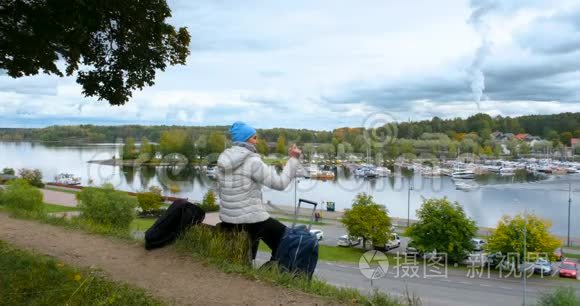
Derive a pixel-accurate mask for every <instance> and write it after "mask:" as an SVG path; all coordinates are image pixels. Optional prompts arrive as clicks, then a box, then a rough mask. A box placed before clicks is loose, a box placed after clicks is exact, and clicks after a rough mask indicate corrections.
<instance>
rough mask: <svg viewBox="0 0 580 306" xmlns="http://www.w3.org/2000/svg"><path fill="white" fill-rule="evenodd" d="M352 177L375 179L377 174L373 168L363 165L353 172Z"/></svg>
mask: <svg viewBox="0 0 580 306" xmlns="http://www.w3.org/2000/svg"><path fill="white" fill-rule="evenodd" d="M387 170H388V169H387ZM354 175H355V176H360V177H366V178H375V177H378V176H379V173H378V171H377V170H376V168H375V167H374V166H369V165H363V166H362V167H360V168H357V169H356V170H354Z"/></svg>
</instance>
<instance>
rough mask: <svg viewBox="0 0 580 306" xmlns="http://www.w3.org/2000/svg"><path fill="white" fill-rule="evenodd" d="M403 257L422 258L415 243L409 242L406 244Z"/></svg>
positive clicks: (421, 253)
mask: <svg viewBox="0 0 580 306" xmlns="http://www.w3.org/2000/svg"><path fill="white" fill-rule="evenodd" d="M405 255H407V256H412V257H421V256H423V252H422V251H420V250H419V249H418V248H417V246H416V245H415V242H414V241H413V240H411V241H409V243H407V247H406V248H405Z"/></svg>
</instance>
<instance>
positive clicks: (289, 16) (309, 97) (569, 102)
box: [0, 0, 580, 129]
mask: <svg viewBox="0 0 580 306" xmlns="http://www.w3.org/2000/svg"><path fill="white" fill-rule="evenodd" d="M169 4H170V7H171V8H172V10H173V18H172V20H171V23H172V24H174V25H176V26H187V27H188V29H189V31H190V34H191V35H192V43H191V46H190V47H191V55H190V57H189V58H188V63H187V65H186V66H177V67H171V68H169V69H167V70H166V71H165V72H164V73H159V74H158V76H157V79H156V85H155V86H153V87H151V88H146V89H144V90H143V91H141V92H136V93H135V94H134V97H133V99H132V100H131V101H130V102H129V103H127V104H126V105H125V106H121V107H116V106H109V105H108V103H106V102H97V101H96V100H95V99H88V98H84V97H83V96H82V95H81V93H80V92H81V90H80V87H79V86H78V85H76V83H75V80H74V78H57V77H53V76H36V77H29V78H22V79H11V78H9V77H7V76H5V75H3V73H2V72H1V71H0V126H3V127H16V126H21V127H38V126H46V125H51V124H80V123H92V124H128V123H137V124H178V125H227V124H230V123H231V122H233V121H235V120H244V121H247V122H249V123H251V124H253V125H255V126H256V127H260V128H270V127H290V128H313V129H332V128H336V127H340V126H363V125H368V124H367V122H368V121H369V120H368V119H367V118H377V114H379V115H378V116H379V117H378V118H381V119H380V120H378V121H381V120H397V121H403V120H409V119H411V120H419V119H426V118H431V117H433V116H439V117H443V118H449V117H457V116H461V117H466V116H469V115H471V114H474V113H477V112H485V113H488V114H490V115H492V116H493V115H509V116H517V115H523V114H550V113H558V112H564V111H575V112H579V111H580V90H578V89H579V88H580V1H578V0H576V1H565V0H558V1H536V0H527V1H524V0H521V1H520V0H510V1H507V0H506V1H491V0H488V1H459V0H442V1H428V0H422V1H420V0H414V1H405V2H403V1H386V0H380V1H379V0H377V1H371V0H369V1H346V0H339V1H337V0H329V1H311V0H304V1H296V0H293V1H267V0H263V1H234V0H228V1H225V0H224V1H215V0H208V1H188V0H169ZM365 120H366V121H365ZM371 121H372V120H371ZM374 121H377V120H374ZM373 124H374V123H373Z"/></svg>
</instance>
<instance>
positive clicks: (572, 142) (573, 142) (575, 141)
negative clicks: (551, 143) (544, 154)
mask: <svg viewBox="0 0 580 306" xmlns="http://www.w3.org/2000/svg"><path fill="white" fill-rule="evenodd" d="M570 145H571V146H572V147H575V146H580V138H572V139H570Z"/></svg>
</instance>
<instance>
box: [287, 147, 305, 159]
mask: <svg viewBox="0 0 580 306" xmlns="http://www.w3.org/2000/svg"><path fill="white" fill-rule="evenodd" d="M301 154H302V151H300V149H298V147H297V146H296V144H293V145H292V146H291V147H290V148H289V149H288V156H290V157H295V158H300V155H301Z"/></svg>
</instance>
